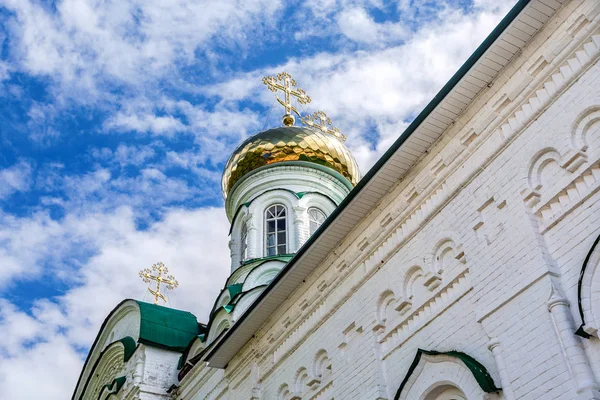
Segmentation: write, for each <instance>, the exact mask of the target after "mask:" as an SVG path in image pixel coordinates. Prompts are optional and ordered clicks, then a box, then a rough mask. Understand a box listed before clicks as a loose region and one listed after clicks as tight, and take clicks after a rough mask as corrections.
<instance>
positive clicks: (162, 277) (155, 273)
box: [140, 262, 179, 304]
mask: <svg viewBox="0 0 600 400" xmlns="http://www.w3.org/2000/svg"><path fill="white" fill-rule="evenodd" d="M168 273H169V269H168V268H167V267H165V265H164V264H163V263H161V262H158V263H156V264H154V265H153V266H152V267H151V268H144V269H143V270H141V271H140V278H142V280H143V281H144V282H146V283H150V282H151V281H155V282H156V289H154V290H153V289H152V288H150V287H148V291H149V292H150V293H151V294H152V295H153V296H154V304H158V299H162V300H163V301H164V302H165V303H166V302H167V299H166V297H165V296H164V295H163V294H162V293H161V292H160V285H161V284H164V285H166V287H167V289H168V290H173V289H175V288H176V287H177V286H179V282H177V280H176V279H175V277H174V276H173V275H168Z"/></svg>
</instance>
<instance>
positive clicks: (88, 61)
mask: <svg viewBox="0 0 600 400" xmlns="http://www.w3.org/2000/svg"><path fill="white" fill-rule="evenodd" d="M0 4H2V5H4V7H6V8H8V9H9V10H11V11H12V12H14V14H15V17H14V18H13V19H11V20H10V23H9V24H8V26H9V29H10V30H9V31H10V33H11V36H12V37H13V38H14V39H15V40H17V42H16V43H13V51H14V53H15V56H16V63H17V64H18V65H19V66H20V67H22V68H24V69H25V70H26V71H27V72H29V73H31V74H34V75H45V76H48V77H50V78H51V79H53V80H55V81H57V82H59V83H60V84H61V85H62V88H63V89H65V88H70V89H74V90H75V91H76V92H77V93H79V94H83V93H84V92H86V93H87V96H92V97H93V96H95V95H97V94H98V93H97V92H98V91H100V92H101V91H102V90H104V89H110V88H111V87H114V86H115V85H119V84H127V85H131V84H133V85H137V86H139V85H140V84H142V83H146V82H152V81H153V80H155V79H157V78H161V77H165V76H167V77H173V76H174V75H176V74H177V69H176V68H175V63H177V62H181V63H184V64H187V63H190V62H193V61H194V60H195V55H196V51H197V50H198V49H208V48H209V47H210V46H212V45H214V44H218V45H220V46H226V47H230V48H240V46H245V44H246V43H247V41H248V34H249V33H251V32H253V31H255V30H256V29H259V28H260V25H261V24H265V23H268V21H269V17H270V16H272V15H273V14H274V13H275V12H276V11H277V10H278V8H279V7H280V4H279V2H278V1H272V0H268V1H267V0H244V1H219V0H209V1H203V2H197V1H194V0H175V1H170V2H168V3H165V2H163V1H160V0H123V1H121V0H118V1H117V0H109V1H103V2H97V1H93V0H61V1H58V2H57V3H56V5H55V7H50V6H49V5H44V4H43V3H40V2H38V1H35V0H2V1H1V2H0ZM259 18H260V19H259ZM204 61H206V62H208V60H204ZM104 86H108V87H107V88H104ZM151 86H152V85H151ZM153 87H155V86H153Z"/></svg>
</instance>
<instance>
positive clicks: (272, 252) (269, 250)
mask: <svg viewBox="0 0 600 400" xmlns="http://www.w3.org/2000/svg"><path fill="white" fill-rule="evenodd" d="M275 249H276V248H275V247H267V255H268V256H274V255H275Z"/></svg>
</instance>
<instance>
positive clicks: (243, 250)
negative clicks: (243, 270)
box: [240, 222, 248, 264]
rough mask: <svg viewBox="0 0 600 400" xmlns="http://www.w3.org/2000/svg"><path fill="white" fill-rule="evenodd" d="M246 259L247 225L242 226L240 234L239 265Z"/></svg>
mask: <svg viewBox="0 0 600 400" xmlns="http://www.w3.org/2000/svg"><path fill="white" fill-rule="evenodd" d="M247 259H248V224H247V223H245V222H244V223H243V224H242V230H241V232H240V264H242V263H243V262H244V261H246V260H247Z"/></svg>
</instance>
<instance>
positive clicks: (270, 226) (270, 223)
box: [267, 221, 275, 232]
mask: <svg viewBox="0 0 600 400" xmlns="http://www.w3.org/2000/svg"><path fill="white" fill-rule="evenodd" d="M267 232H275V221H267Z"/></svg>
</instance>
